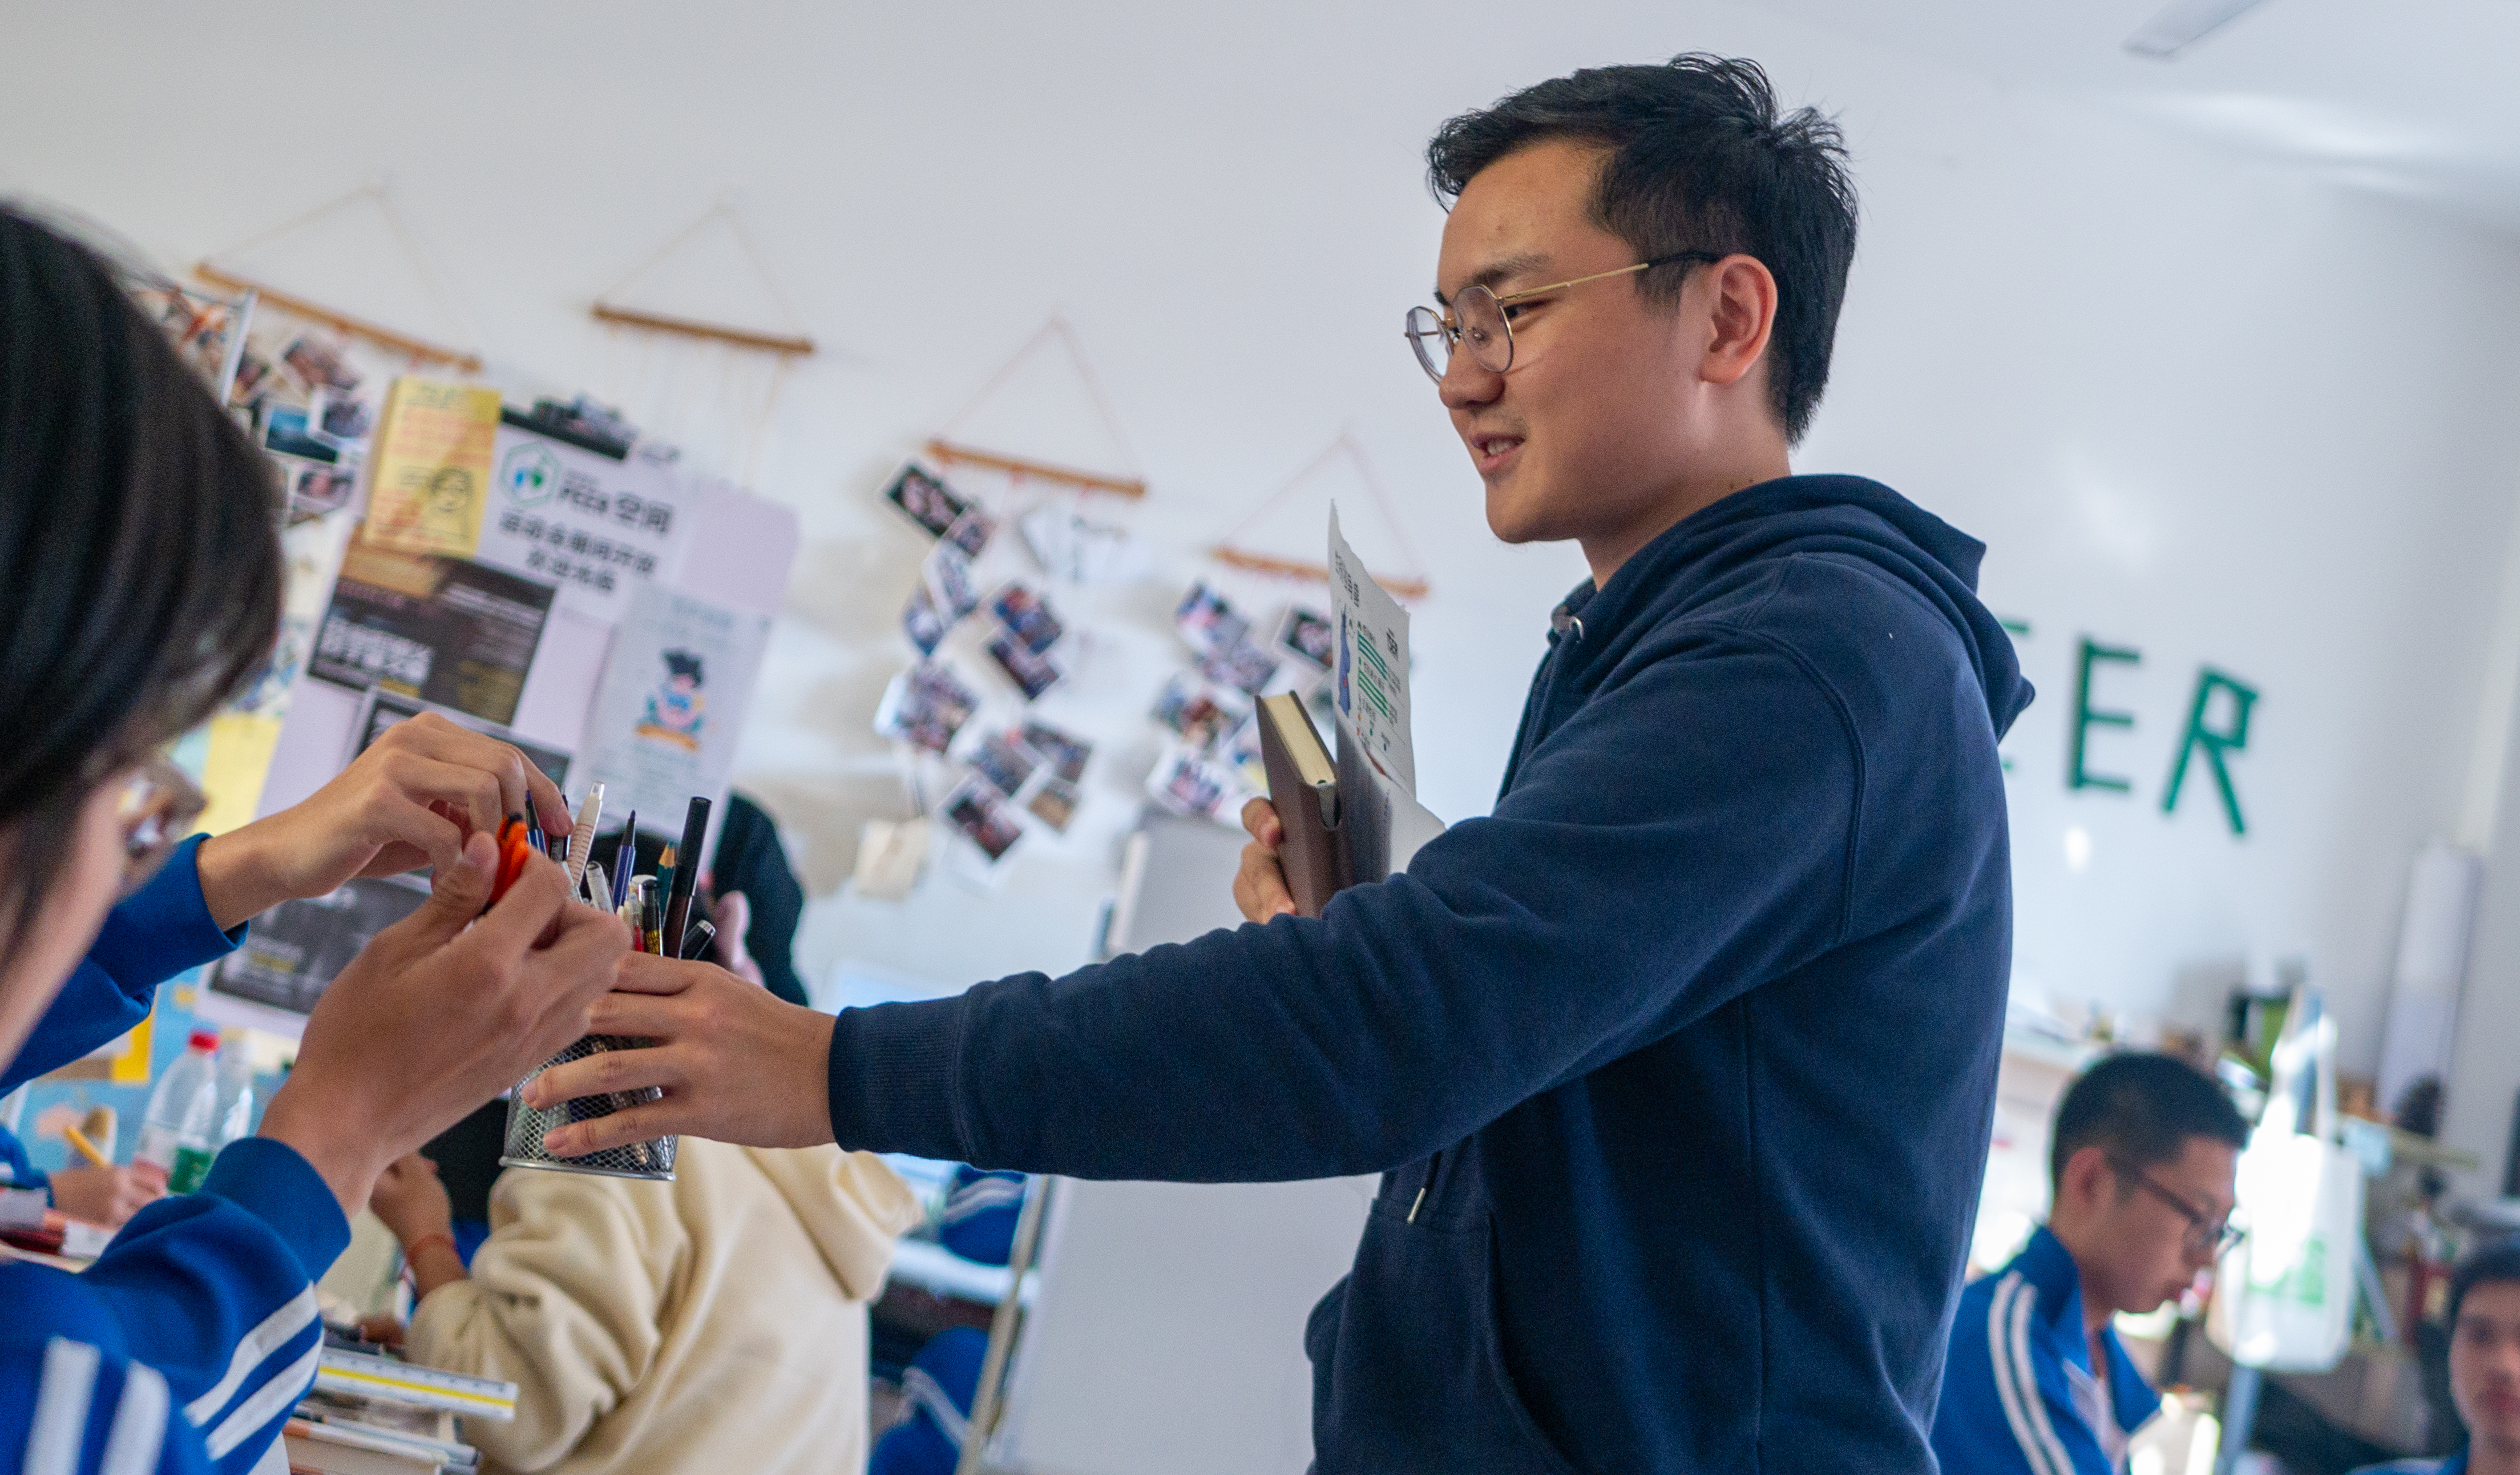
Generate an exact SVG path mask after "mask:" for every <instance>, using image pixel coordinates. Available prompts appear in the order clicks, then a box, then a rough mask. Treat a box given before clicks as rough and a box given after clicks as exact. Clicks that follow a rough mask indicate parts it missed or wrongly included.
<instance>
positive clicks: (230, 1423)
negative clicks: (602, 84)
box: [208, 1338, 324, 1459]
mask: <svg viewBox="0 0 2520 1475" xmlns="http://www.w3.org/2000/svg"><path fill="white" fill-rule="evenodd" d="M323 1357H324V1343H323V1341H322V1339H321V1338H318V1339H317V1340H316V1343H315V1345H314V1346H312V1347H309V1348H307V1349H306V1356H304V1357H302V1358H299V1359H298V1360H296V1361H294V1362H292V1363H291V1364H289V1366H288V1367H287V1368H286V1369H284V1370H283V1371H282V1372H281V1373H280V1375H279V1376H278V1377H275V1378H273V1379H272V1380H271V1381H270V1382H268V1383H265V1384H263V1385H262V1386H261V1387H260V1388H259V1389H256V1390H255V1391H254V1395H253V1397H251V1398H249V1399H247V1400H246V1401H245V1402H244V1403H242V1404H239V1405H237V1406H236V1411H235V1412H234V1413H231V1414H229V1415H228V1416H227V1417H226V1418H223V1419H221V1420H219V1426H218V1427H217V1428H216V1429H213V1430H211V1431H210V1437H209V1441H208V1443H209V1451H210V1458H212V1459H224V1458H226V1457H227V1453H228V1452H229V1451H230V1450H233V1449H235V1448H236V1447H237V1446H239V1445H241V1444H244V1443H245V1442H246V1440H247V1439H248V1438H249V1437H250V1436H251V1435H252V1434H253V1433H254V1431H255V1430H257V1429H260V1428H261V1427H262V1426H263V1425H265V1424H267V1423H270V1422H271V1421H272V1420H273V1419H275V1418H278V1417H280V1416H281V1415H282V1414H284V1413H287V1412H288V1411H289V1409H290V1407H291V1406H293V1405H294V1404H295V1403H296V1402H297V1401H298V1400H299V1399H301V1398H304V1397H305V1396H306V1390H307V1389H309V1388H312V1387H314V1386H315V1364H316V1363H317V1362H319V1361H321V1360H323Z"/></svg>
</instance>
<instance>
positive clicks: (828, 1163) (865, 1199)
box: [742, 1147, 920, 1301]
mask: <svg viewBox="0 0 2520 1475" xmlns="http://www.w3.org/2000/svg"><path fill="white" fill-rule="evenodd" d="M742 1152H743V1154H744V1156H746V1157H748V1158H750V1159H751V1160H752V1164H753V1166H754V1167H756V1168H758V1169H760V1170H761V1175H762V1176H764V1177H766V1178H768V1179H770V1181H771V1182H772V1184H774V1185H775V1186H776V1187H777V1188H778V1189H779V1193H780V1196H781V1197H783V1198H785V1199H787V1207H788V1208H790V1209H792V1210H794V1211H795V1214H796V1220H797V1222H799V1223H801V1224H803V1225H804V1226H805V1232H806V1233H807V1234H809V1235H811V1236H812V1237H813V1240H814V1246H815V1248H816V1249H819V1250H821V1251H822V1252H823V1263H824V1264H825V1265H828V1266H829V1267H831V1270H832V1279H834V1280H836V1281H838V1282H839V1284H840V1289H841V1291H842V1292H843V1293H844V1294H846V1295H847V1296H848V1297H849V1299H851V1300H853V1301H871V1300H873V1299H874V1298H875V1296H876V1294H877V1292H878V1291H880V1290H882V1289H883V1277H884V1275H885V1273H886V1272H887V1271H889V1270H890V1269H891V1268H892V1246H893V1241H894V1240H896V1239H898V1238H900V1236H901V1232H902V1231H903V1230H905V1229H907V1228H909V1227H910V1226H911V1225H913V1224H915V1223H917V1222H919V1218H920V1209H919V1199H918V1197H917V1195H915V1194H913V1193H912V1192H911V1191H910V1185H909V1184H908V1183H905V1182H903V1181H902V1180H901V1175H899V1174H897V1173H895V1172H893V1171H892V1170H891V1169H890V1168H888V1167H886V1166H884V1161H883V1159H881V1158H879V1157H877V1156H876V1155H875V1154H873V1153H871V1152H842V1151H840V1150H839V1149H838V1148H836V1147H806V1148H775V1147H746V1148H743V1149H742Z"/></svg>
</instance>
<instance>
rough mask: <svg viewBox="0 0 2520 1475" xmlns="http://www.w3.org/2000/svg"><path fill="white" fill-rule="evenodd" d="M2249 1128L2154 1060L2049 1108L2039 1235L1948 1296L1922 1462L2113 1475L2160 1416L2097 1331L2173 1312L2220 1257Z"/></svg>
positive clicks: (2193, 1078)
mask: <svg viewBox="0 0 2520 1475" xmlns="http://www.w3.org/2000/svg"><path fill="white" fill-rule="evenodd" d="M2247 1143H2248V1124H2247V1123H2246V1122H2244V1121H2242V1120H2241V1117H2240V1113H2239V1112H2238V1110H2237V1109H2235V1108H2234V1107H2233V1106H2232V1105H2231V1101H2230V1098H2229V1097H2228V1096H2226V1095H2225V1094H2224V1093H2223V1087H2222V1086H2220V1085H2218V1084H2216V1083H2214V1082H2213V1081H2212V1080H2210V1079H2208V1078H2207V1077H2206V1076H2205V1075H2204V1074H2202V1073H2201V1072H2199V1071H2198V1070H2196V1069H2195V1067H2193V1066H2190V1065H2188V1064H2187V1063H2186V1062H2185V1061H2183V1060H2178V1059H2175V1058H2173V1057H2171V1056H2169V1055H2159V1054H2149V1053H2131V1054H2123V1055H2112V1056H2110V1057H2108V1058H2107V1059H2104V1060H2102V1061H2100V1062H2099V1063H2097V1064H2096V1065H2093V1067H2092V1068H2091V1069H2090V1070H2087V1071H2085V1072H2084V1073H2083V1074H2082V1076H2081V1077H2080V1078H2079V1079H2077V1080H2076V1081H2075V1082H2074V1083H2073V1085H2072V1086H2070V1087H2068V1088H2067V1090H2066V1092H2065V1099H2064V1100H2062V1101H2061V1102H2059V1103H2057V1106H2056V1128H2055V1132H2054V1136H2053V1139H2052V1143H2051V1145H2050V1147H2049V1150H2048V1151H2049V1156H2048V1179H2049V1184H2050V1187H2051V1190H2052V1195H2053V1196H2052V1198H2051V1200H2050V1203H2049V1208H2048V1222H2047V1223H2046V1224H2044V1225H2042V1226H2041V1227H2040V1228H2039V1229H2038V1230H2036V1231H2035V1232H2033V1233H2032V1235H2031V1236H2030V1243H2029V1244H2028V1245H2027V1246H2025V1247H2024V1248H2023V1249H2022V1251H2021V1253H2020V1254H2019V1255H2017V1256H2015V1257H2014V1258H2013V1260H2012V1262H2011V1263H2010V1264H2009V1265H2006V1266H2004V1267H2003V1268H2002V1269H2000V1270H1997V1271H1996V1272H1995V1273H1994V1274H1992V1275H1988V1276H1985V1277H1983V1278H1981V1279H1979V1280H1977V1281H1975V1282H1973V1283H1971V1284H1970V1285H1969V1287H1968V1288H1967V1289H1966V1290H1964V1291H1962V1292H1961V1293H1960V1309H1959V1314H1958V1318H1957V1319H1956V1320H1955V1321H1954V1322H1953V1325H1952V1344H1951V1346H1952V1350H1951V1358H1950V1360H1949V1361H1947V1362H1946V1363H1945V1364H1944V1369H1943V1398H1942V1404H1941V1406H1940V1407H1939V1408H1938V1409H1937V1410H1936V1412H1935V1415H1934V1453H1935V1455H1936V1456H1937V1457H1939V1458H1940V1459H1941V1460H1942V1466H1943V1468H1944V1469H1945V1470H1947V1471H1951V1472H1954V1475H2114V1472H2116V1471H2120V1470H2123V1469H2125V1468H2126V1462H2127V1446H2128V1444H2129V1442H2130V1441H2131V1440H2132V1439H2133V1437H2134V1435H2135V1432H2136V1430H2138V1429H2139V1428H2141V1427H2142V1426H2143V1425H2144V1424H2145V1423H2146V1422H2147V1421H2148V1420H2150V1419H2151V1417H2152V1416H2153V1414H2154V1413H2156V1412H2158V1411H2159V1410H2160V1408H2161V1399H2160V1397H2159V1396H2158V1395H2156V1394H2155V1393H2154V1392H2153V1391H2152V1386H2151V1385H2150V1384H2149V1383H2146V1382H2145V1381H2144V1378H2143V1374H2142V1373H2140V1372H2138V1370H2137V1369H2136V1365H2135V1363H2134V1361H2133V1360H2131V1359H2129V1358H2128V1356H2127V1352H2126V1348H2125V1347H2124V1346H2123V1345H2122V1344H2121V1343H2120V1342H2119V1341H2118V1334H2117V1331H2116V1329H2115V1328H2114V1327H2113V1326H2112V1325H2111V1320H2112V1318H2114V1317H2115V1316H2116V1315H2117V1314H2119V1313H2121V1312H2126V1313H2132V1314H2138V1315H2139V1314H2143V1313H2145V1312H2149V1311H2153V1310H2155V1309H2157V1308H2158V1307H2160V1306H2161V1305H2162V1304H2163V1303H2164V1302H2169V1301H2176V1300H2178V1299H2179V1298H2180V1297H2181V1296H2182V1295H2183V1293H2184V1292H2185V1291H2186V1290H2187V1289H2188V1287H2189V1286H2191V1285H2193V1284H2194V1283H2195V1281H2196V1277H2197V1276H2198V1275H2200V1274H2202V1273H2204V1271H2205V1270H2207V1269H2209V1268H2212V1266H2213V1264H2214V1262H2215V1259H2216V1258H2217V1257H2218V1256H2219V1255H2220V1254H2221V1252H2222V1251H2223V1249H2224V1248H2225V1247H2226V1246H2227V1245H2228V1242H2229V1241H2228V1236H2229V1234H2230V1220H2231V1205H2232V1202H2233V1196H2234V1193H2235V1191H2236V1190H2235V1177H2236V1175H2237V1173H2238V1167H2239V1154H2240V1149H2241V1148H2242V1147H2244V1146H2246V1145H2247Z"/></svg>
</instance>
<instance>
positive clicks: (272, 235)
mask: <svg viewBox="0 0 2520 1475" xmlns="http://www.w3.org/2000/svg"><path fill="white" fill-rule="evenodd" d="M363 200H365V201H370V202H373V203H374V204H375V205H376V207H377V213H378V214H380V215H382V216H383V217H384V222H385V229H386V230H387V231H388V232H390V233H391V234H392V236H393V238H394V244H395V245H396V246H397V247H399V248H401V251H402V254H403V258H404V263H405V264H406V265H408V266H409V267H410V268H411V269H412V274H413V275H414V276H416V277H418V278H419V279H420V285H421V289H422V290H423V291H425V292H427V294H428V296H429V299H430V300H432V301H433V302H434V303H435V304H436V306H437V310H438V311H440V312H442V313H444V314H445V315H446V320H447V321H448V322H449V323H450V324H452V325H453V326H454V327H455V329H456V330H457V331H456V336H457V337H458V338H461V339H463V340H465V341H467V342H478V341H479V339H480V335H479V334H478V333H477V332H475V331H474V329H473V326H472V319H471V318H470V317H469V316H468V315H467V314H466V313H465V312H464V311H463V310H462V309H461V308H459V307H458V306H456V304H455V300H454V298H453V296H452V295H450V294H449V293H448V292H447V290H446V286H445V284H444V283H443V282H441V281H439V280H438V276H437V273H436V272H434V271H432V270H430V269H429V265H428V256H427V253H425V252H423V251H422V250H421V249H420V241H419V238H418V237H417V236H415V235H413V234H412V230H411V227H410V225H409V224H408V223H406V222H405V221H404V220H403V218H402V212H401V211H399V210H397V209H395V208H394V207H393V201H392V199H391V197H389V196H388V195H387V194H386V193H385V187H384V185H383V184H382V183H381V182H379V181H377V180H370V181H369V182H367V183H366V184H363V185H361V186H359V187H358V188H357V189H355V190H352V191H350V192H349V193H348V194H346V195H342V196H340V197H339V198H337V199H334V200H329V201H326V202H325V203H324V204H322V205H319V206H317V207H314V208H313V209H310V210H307V211H305V212H304V213H302V214H298V215H293V216H291V217H290V218H289V219H287V220H284V221H282V222H281V223H280V224H278V225H275V226H273V227H272V228H271V229H269V230H266V231H263V232H262V233H261V234H259V235H255V236H250V237H248V238H247V239H246V240H243V241H240V242H238V243H236V244H235V245H233V246H228V247H223V248H221V249H220V250H217V251H214V252H211V253H210V254H207V255H206V256H204V257H203V260H206V261H209V262H212V263H216V262H217V261H219V260H220V258H222V257H227V258H230V259H233V258H235V257H237V256H240V255H243V254H246V253H247V252H249V251H252V250H254V249H255V248H257V247H262V246H268V245H269V244H271V243H272V242H274V241H277V240H279V239H281V238H282V237H284V236H289V235H293V234H295V233H296V232H298V231H301V230H304V229H305V228H306V227H308V226H310V225H313V224H314V223H315V222H316V221H318V220H321V219H323V218H325V217H326V216H328V215H332V214H335V213H337V212H338V211H340V210H343V209H347V208H349V207H352V206H355V205H357V204H358V203H359V202H361V201H363ZM274 305H275V306H278V305H279V304H277V303H275V304H274ZM279 310H281V311H284V312H285V311H287V310H288V309H287V308H286V307H280V308H279ZM421 362H422V360H419V359H415V360H414V365H413V366H414V368H415V369H416V368H418V366H419V364H420V363H421Z"/></svg>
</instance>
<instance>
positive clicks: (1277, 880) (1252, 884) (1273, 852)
mask: <svg viewBox="0 0 2520 1475" xmlns="http://www.w3.org/2000/svg"><path fill="white" fill-rule="evenodd" d="M1242 827H1243V828H1244V829H1246V830H1249V831H1250V832H1251V843H1250V844H1249V845H1246V846H1244V847H1243V848H1242V865H1241V867H1240V869H1238V870H1237V871H1235V873H1234V904H1235V905H1237V906H1239V907H1241V908H1242V915H1243V918H1244V919H1245V920H1247V921H1252V922H1266V921H1268V920H1269V919H1270V918H1271V917H1277V916H1284V915H1286V914H1288V913H1290V912H1292V911H1293V910H1294V909H1295V899H1294V897H1293V895H1292V894H1290V893H1289V892H1288V891H1287V890H1286V872H1285V871H1284V869H1283V868H1282V867H1281V866H1280V865H1279V864H1278V847H1280V846H1282V845H1283V844H1285V843H1286V827H1285V826H1284V825H1283V824H1281V823H1279V821H1278V811H1277V809H1276V808H1275V807H1272V806H1271V805H1270V803H1269V801H1267V800H1265V799H1255V800H1253V801H1251V802H1250V803H1249V804H1247V805H1244V806H1243V807H1242Z"/></svg>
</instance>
